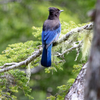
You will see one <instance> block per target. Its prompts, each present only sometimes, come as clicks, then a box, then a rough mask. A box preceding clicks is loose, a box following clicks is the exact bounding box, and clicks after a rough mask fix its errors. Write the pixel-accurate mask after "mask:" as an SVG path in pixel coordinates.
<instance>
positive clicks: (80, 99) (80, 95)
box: [65, 62, 88, 100]
mask: <svg viewBox="0 0 100 100" xmlns="http://www.w3.org/2000/svg"><path fill="white" fill-rule="evenodd" d="M87 66H88V62H87V63H86V64H85V65H84V66H83V67H82V69H81V70H80V73H79V74H78V76H77V78H76V80H75V82H74V84H73V85H72V86H71V88H70V89H69V92H68V93H67V95H66V96H65V100H84V81H85V75H86V70H87Z"/></svg>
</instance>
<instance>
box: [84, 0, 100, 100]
mask: <svg viewBox="0 0 100 100" xmlns="http://www.w3.org/2000/svg"><path fill="white" fill-rule="evenodd" d="M95 11H96V12H95V15H94V16H95V18H94V37H93V41H92V47H91V52H90V57H89V65H88V69H87V72H86V82H85V90H84V91H85V96H84V100H100V0H97V4H96V10H95Z"/></svg>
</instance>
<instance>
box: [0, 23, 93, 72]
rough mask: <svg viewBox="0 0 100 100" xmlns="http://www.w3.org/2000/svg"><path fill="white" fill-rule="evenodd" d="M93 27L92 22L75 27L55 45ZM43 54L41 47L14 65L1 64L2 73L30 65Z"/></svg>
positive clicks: (0, 70)
mask: <svg viewBox="0 0 100 100" xmlns="http://www.w3.org/2000/svg"><path fill="white" fill-rule="evenodd" d="M92 29H93V23H90V24H87V25H85V26H82V27H78V28H75V29H73V30H71V31H70V32H68V33H67V34H65V35H64V36H63V37H62V38H60V39H59V40H58V41H57V42H54V45H53V46H56V45H58V44H60V43H62V42H63V41H66V40H67V39H68V38H69V37H70V36H71V35H73V34H75V33H77V32H81V31H83V30H92ZM41 54H42V49H39V50H37V51H35V52H33V54H32V55H31V56H29V57H28V58H27V59H26V60H24V61H21V62H19V63H15V64H14V63H13V65H11V66H9V67H5V65H7V66H8V65H10V64H12V63H10V64H8V63H6V64H4V65H3V66H0V68H2V69H0V73H2V72H5V71H8V70H11V69H14V68H18V67H20V66H22V65H28V64H29V63H30V62H31V61H33V60H34V59H35V58H37V57H39V56H40V55H41Z"/></svg>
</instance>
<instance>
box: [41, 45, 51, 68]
mask: <svg viewBox="0 0 100 100" xmlns="http://www.w3.org/2000/svg"><path fill="white" fill-rule="evenodd" d="M51 49H52V44H51V45H50V46H49V47H48V48H46V47H44V48H43V52H42V59H41V65H42V66H44V67H50V66H51Z"/></svg>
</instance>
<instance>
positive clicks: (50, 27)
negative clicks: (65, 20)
mask: <svg viewBox="0 0 100 100" xmlns="http://www.w3.org/2000/svg"><path fill="white" fill-rule="evenodd" d="M62 11H63V10H59V9H57V8H55V7H50V8H49V16H48V19H47V20H46V21H45V22H44V24H43V29H42V47H43V52H42V58H41V65H42V66H44V67H49V66H51V49H52V44H53V42H54V41H56V40H57V39H58V37H59V35H60V32H61V24H60V21H59V15H60V12H62Z"/></svg>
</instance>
